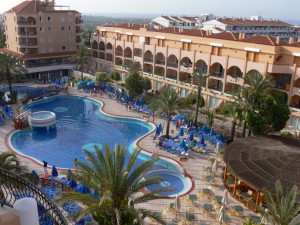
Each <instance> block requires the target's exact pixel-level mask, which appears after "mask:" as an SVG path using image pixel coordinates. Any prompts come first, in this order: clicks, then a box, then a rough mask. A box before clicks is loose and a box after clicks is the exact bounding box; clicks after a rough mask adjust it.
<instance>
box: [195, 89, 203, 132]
mask: <svg viewBox="0 0 300 225" xmlns="http://www.w3.org/2000/svg"><path fill="white" fill-rule="evenodd" d="M200 101H202V99H201V85H199V86H198V96H197V105H196V115H195V120H194V125H195V126H197V124H198V114H199V105H200ZM201 103H202V102H201Z"/></svg>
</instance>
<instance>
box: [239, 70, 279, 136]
mask: <svg viewBox="0 0 300 225" xmlns="http://www.w3.org/2000/svg"><path fill="white" fill-rule="evenodd" d="M245 84H246V85H245V86H244V87H242V88H241V89H239V90H238V92H237V93H236V95H235V96H236V98H237V102H238V103H239V105H240V107H241V109H242V111H243V112H244V126H243V131H242V136H243V137H245V134H246V128H247V118H248V114H249V112H251V111H252V110H253V109H254V108H255V104H256V102H257V99H258V98H259V95H260V94H262V93H265V94H269V93H270V91H271V90H272V87H273V81H272V78H271V77H267V76H264V75H262V74H261V73H254V74H251V75H247V76H246V77H245Z"/></svg>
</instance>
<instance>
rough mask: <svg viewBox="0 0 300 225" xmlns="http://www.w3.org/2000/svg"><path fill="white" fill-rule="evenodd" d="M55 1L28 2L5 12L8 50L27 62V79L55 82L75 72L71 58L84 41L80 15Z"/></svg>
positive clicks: (5, 50) (6, 50) (2, 50)
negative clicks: (56, 79)
mask: <svg viewBox="0 0 300 225" xmlns="http://www.w3.org/2000/svg"><path fill="white" fill-rule="evenodd" d="M65 7H66V6H57V5H55V0H27V1H23V2H22V3H20V4H19V5H17V6H15V7H13V8H12V9H10V10H8V11H7V12H5V13H4V22H3V27H4V32H5V35H6V48H4V49H1V50H0V52H5V53H11V54H12V55H14V56H16V57H18V58H20V59H22V60H24V62H25V67H26V68H27V70H28V77H27V78H31V79H34V78H39V79H44V80H45V79H46V80H49V79H51V80H53V79H55V78H57V77H60V76H62V75H67V74H69V70H71V69H73V65H72V64H71V63H70V57H71V56H72V55H74V54H76V46H77V45H78V44H79V43H80V42H81V35H82V29H81V25H82V22H83V21H82V20H81V14H80V13H79V12H77V11H74V10H70V9H69V7H67V8H65Z"/></svg>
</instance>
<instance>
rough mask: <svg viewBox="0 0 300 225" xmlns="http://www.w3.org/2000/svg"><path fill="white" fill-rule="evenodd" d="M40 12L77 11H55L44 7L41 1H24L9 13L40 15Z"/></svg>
mask: <svg viewBox="0 0 300 225" xmlns="http://www.w3.org/2000/svg"><path fill="white" fill-rule="evenodd" d="M39 12H57V13H63V12H76V13H78V11H75V10H53V9H48V8H46V7H44V5H43V4H42V3H41V2H39V1H28V0H27V1H23V2H21V3H20V4H19V5H17V6H15V7H13V8H11V9H10V10H8V11H7V13H39Z"/></svg>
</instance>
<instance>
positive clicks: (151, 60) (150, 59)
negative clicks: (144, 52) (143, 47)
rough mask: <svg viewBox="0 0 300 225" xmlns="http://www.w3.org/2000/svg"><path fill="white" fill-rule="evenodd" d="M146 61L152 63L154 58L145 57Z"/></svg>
mask: <svg viewBox="0 0 300 225" xmlns="http://www.w3.org/2000/svg"><path fill="white" fill-rule="evenodd" d="M144 61H145V62H150V63H152V62H153V58H151V57H145V58H144Z"/></svg>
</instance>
